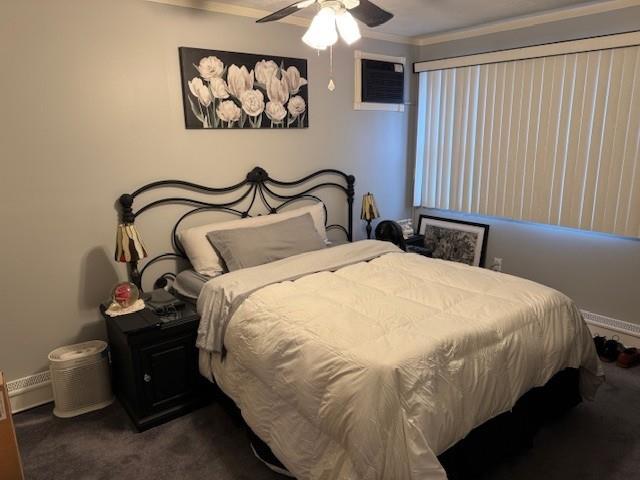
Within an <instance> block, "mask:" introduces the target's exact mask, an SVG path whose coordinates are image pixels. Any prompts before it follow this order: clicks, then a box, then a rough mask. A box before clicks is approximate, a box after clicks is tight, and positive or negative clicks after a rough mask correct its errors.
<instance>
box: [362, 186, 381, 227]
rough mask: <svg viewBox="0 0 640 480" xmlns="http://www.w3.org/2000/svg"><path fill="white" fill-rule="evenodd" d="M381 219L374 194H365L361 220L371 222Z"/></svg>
mask: <svg viewBox="0 0 640 480" xmlns="http://www.w3.org/2000/svg"><path fill="white" fill-rule="evenodd" d="M378 217H380V212H378V207H377V206H376V199H375V198H374V197H373V193H365V194H364V195H363V196H362V212H361V213H360V218H361V219H362V220H367V221H371V220H374V219H376V218H378Z"/></svg>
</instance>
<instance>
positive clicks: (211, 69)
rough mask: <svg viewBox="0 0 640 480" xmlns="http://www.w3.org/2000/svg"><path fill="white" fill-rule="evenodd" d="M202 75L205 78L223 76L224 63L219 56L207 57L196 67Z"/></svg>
mask: <svg viewBox="0 0 640 480" xmlns="http://www.w3.org/2000/svg"><path fill="white" fill-rule="evenodd" d="M196 69H197V70H198V72H199V73H200V76H201V77H202V78H204V79H205V80H211V79H212V78H216V77H220V76H222V73H223V72H224V64H223V63H222V62H221V61H220V60H219V59H218V58H217V57H205V58H203V59H202V60H200V63H199V64H198V66H197V67H196Z"/></svg>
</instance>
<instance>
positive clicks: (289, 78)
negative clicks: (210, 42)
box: [179, 47, 309, 129]
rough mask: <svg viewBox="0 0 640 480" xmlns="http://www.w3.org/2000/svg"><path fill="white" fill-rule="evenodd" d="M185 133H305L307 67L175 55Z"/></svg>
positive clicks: (204, 53) (247, 57)
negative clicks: (258, 130)
mask: <svg viewBox="0 0 640 480" xmlns="http://www.w3.org/2000/svg"><path fill="white" fill-rule="evenodd" d="M179 50H180V70H181V74H182V95H183V104H184V117H185V124H186V127H187V128H188V129H229V128H236V129H238V128H242V129H244V128H248V129H252V128H280V129H283V128H307V127H308V126H309V100H308V93H307V86H308V84H309V80H308V78H307V61H306V60H304V59H299V58H286V57H274V56H269V55H254V54H248V53H233V52H223V51H219V50H205V49H201V48H187V47H181V48H180V49H179Z"/></svg>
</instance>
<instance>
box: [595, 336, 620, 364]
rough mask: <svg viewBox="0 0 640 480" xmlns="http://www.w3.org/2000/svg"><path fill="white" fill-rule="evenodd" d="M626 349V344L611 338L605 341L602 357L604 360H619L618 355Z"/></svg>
mask: <svg viewBox="0 0 640 480" xmlns="http://www.w3.org/2000/svg"><path fill="white" fill-rule="evenodd" d="M623 350H624V345H622V344H621V343H620V342H618V341H617V340H614V339H611V340H607V341H606V342H604V348H603V351H602V354H600V358H601V359H602V361H604V362H615V361H616V360H618V355H620V353H621V352H622V351H623Z"/></svg>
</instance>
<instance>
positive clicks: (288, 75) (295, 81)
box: [282, 67, 308, 95]
mask: <svg viewBox="0 0 640 480" xmlns="http://www.w3.org/2000/svg"><path fill="white" fill-rule="evenodd" d="M282 74H283V77H282V78H284V79H285V81H286V83H287V86H288V87H289V93H290V94H291V95H295V94H296V93H298V92H299V91H300V88H301V87H303V86H304V85H306V84H307V83H308V82H307V79H306V78H302V77H301V76H300V71H299V70H298V69H297V68H296V67H289V68H287V70H283V72H282Z"/></svg>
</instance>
